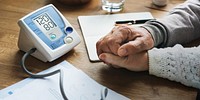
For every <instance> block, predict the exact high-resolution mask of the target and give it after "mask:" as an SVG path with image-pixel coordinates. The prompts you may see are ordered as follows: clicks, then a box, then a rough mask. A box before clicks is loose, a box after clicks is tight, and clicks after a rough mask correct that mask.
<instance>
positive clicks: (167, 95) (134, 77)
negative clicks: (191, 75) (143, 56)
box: [0, 0, 197, 100]
mask: <svg viewBox="0 0 200 100" xmlns="http://www.w3.org/2000/svg"><path fill="white" fill-rule="evenodd" d="M182 2H184V0H169V2H168V3H169V4H168V5H167V6H166V7H163V8H159V7H155V6H153V5H152V4H151V0H126V3H125V8H124V10H123V11H122V12H121V13H129V12H143V11H149V12H151V13H152V14H153V16H154V17H155V18H160V17H162V16H164V15H166V14H167V12H168V11H169V10H170V9H172V8H173V7H174V6H176V5H177V4H180V3H182ZM49 3H52V4H54V5H55V6H56V7H57V8H58V9H59V10H60V11H61V13H62V14H63V15H64V16H65V17H66V18H67V19H68V20H69V22H70V23H71V24H72V25H73V26H74V27H75V29H76V30H77V32H78V33H79V35H80V36H81V39H82V41H81V43H80V44H79V45H78V46H76V47H75V48H74V49H73V50H72V51H70V52H69V53H67V54H66V55H64V56H62V57H61V58H59V59H57V60H56V61H54V62H51V63H44V62H41V61H39V60H37V59H35V58H34V57H29V58H28V60H27V66H29V67H28V68H29V69H30V70H31V71H33V72H39V71H42V70H45V69H47V68H49V67H50V66H53V65H55V64H58V63H60V62H62V61H63V60H67V61H68V62H70V63H71V64H73V65H74V66H76V67H77V68H79V69H81V70H82V71H84V72H85V73H86V74H88V75H89V76H90V77H91V78H93V79H94V80H96V81H97V82H99V83H100V84H102V85H105V86H107V87H108V88H110V89H112V90H114V91H116V92H118V93H120V94H122V95H125V96H127V97H129V98H131V99H134V100H143V99H144V100H177V99H178V100H194V99H195V98H196V93H197V92H196V91H197V90H196V89H194V88H190V87H186V86H184V85H182V84H180V83H177V82H172V81H169V80H167V79H162V78H158V77H155V76H151V75H149V74H148V72H131V71H128V70H125V69H114V68H111V67H108V66H107V65H105V64H103V63H101V62H97V63H92V62H90V61H89V59H88V55H87V52H86V48H85V43H84V40H83V38H82V33H81V30H80V26H79V24H78V21H77V17H78V16H80V15H99V14H106V13H105V12H104V11H102V10H101V7H100V0H92V1H91V2H90V3H88V4H86V5H83V6H67V5H63V4H62V3H59V2H57V1H56V0H0V89H3V88H6V87H8V86H10V85H12V84H14V83H16V82H19V81H21V80H23V79H24V78H26V77H27V75H26V74H25V73H24V72H23V71H22V69H21V67H20V66H19V61H20V60H21V58H22V56H23V55H24V52H22V51H19V49H18V46H17V42H18V36H19V27H18V25H17V21H18V20H19V19H20V18H21V17H23V16H25V15H26V14H28V13H29V12H31V11H34V10H36V9H37V8H39V7H42V6H44V5H47V4H49Z"/></svg>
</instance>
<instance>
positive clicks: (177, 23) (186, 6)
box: [144, 0, 200, 47]
mask: <svg viewBox="0 0 200 100" xmlns="http://www.w3.org/2000/svg"><path fill="white" fill-rule="evenodd" d="M144 27H145V28H146V29H147V30H149V32H150V33H151V34H152V36H153V39H154V43H155V47H167V46H174V45H175V44H185V43H188V42H191V41H192V40H195V39H197V38H199V37H200V0H188V1H186V2H184V3H183V4H181V5H178V6H177V7H175V8H174V9H173V10H172V11H170V12H169V14H168V15H167V16H165V17H164V18H162V19H158V20H155V21H154V20H152V21H149V22H147V23H146V24H145V25H144Z"/></svg>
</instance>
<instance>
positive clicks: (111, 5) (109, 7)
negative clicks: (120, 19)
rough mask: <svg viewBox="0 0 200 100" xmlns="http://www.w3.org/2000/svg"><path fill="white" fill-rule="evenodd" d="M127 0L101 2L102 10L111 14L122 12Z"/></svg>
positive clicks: (104, 0)
mask: <svg viewBox="0 0 200 100" xmlns="http://www.w3.org/2000/svg"><path fill="white" fill-rule="evenodd" d="M124 2H125V0H101V3H102V9H103V10H105V11H107V12H110V13H115V12H120V11H121V10H122V9H123V6H124Z"/></svg>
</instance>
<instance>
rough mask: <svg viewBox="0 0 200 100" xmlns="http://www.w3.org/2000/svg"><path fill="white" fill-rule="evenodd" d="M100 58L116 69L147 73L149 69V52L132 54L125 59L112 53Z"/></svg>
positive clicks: (101, 55)
mask: <svg viewBox="0 0 200 100" xmlns="http://www.w3.org/2000/svg"><path fill="white" fill-rule="evenodd" d="M99 58H100V59H101V60H102V61H104V63H106V64H108V65H111V66H112V67H115V68H125V69H128V70H131V71H146V70H148V69H149V66H148V62H149V61H148V54H147V51H143V52H140V53H137V54H132V55H131V54H130V55H128V56H125V57H120V56H117V55H114V54H111V53H102V54H100V56H99Z"/></svg>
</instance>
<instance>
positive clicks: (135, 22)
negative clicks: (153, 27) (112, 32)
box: [115, 19, 153, 24]
mask: <svg viewBox="0 0 200 100" xmlns="http://www.w3.org/2000/svg"><path fill="white" fill-rule="evenodd" d="M149 20H153V19H140V20H124V21H116V22H115V24H143V23H145V22H147V21H149Z"/></svg>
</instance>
